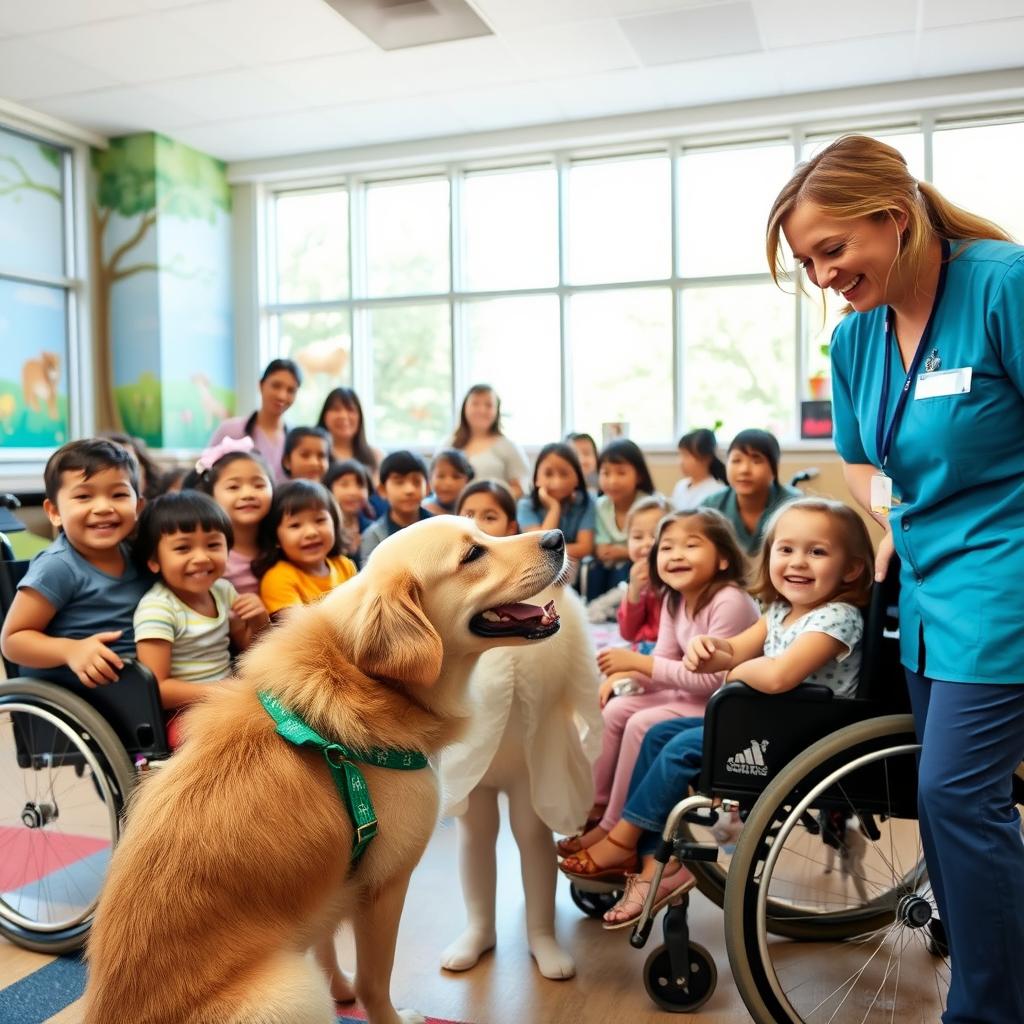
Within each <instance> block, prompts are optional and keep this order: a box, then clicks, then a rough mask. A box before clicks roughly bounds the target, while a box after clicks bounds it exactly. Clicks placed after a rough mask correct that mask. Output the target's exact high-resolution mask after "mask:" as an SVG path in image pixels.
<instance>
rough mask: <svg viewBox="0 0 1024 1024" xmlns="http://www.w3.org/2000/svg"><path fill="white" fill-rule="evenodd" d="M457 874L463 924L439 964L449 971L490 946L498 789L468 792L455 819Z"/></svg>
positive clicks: (469, 962)
mask: <svg viewBox="0 0 1024 1024" xmlns="http://www.w3.org/2000/svg"><path fill="white" fill-rule="evenodd" d="M458 822H459V824H458V828H459V877H460V879H461V881H462V899H463V902H464V903H465V904H466V927H465V929H464V930H463V932H462V934H461V935H460V936H459V937H458V938H457V939H456V940H455V941H454V942H453V943H452V944H451V945H450V946H449V947H448V948H447V949H446V950H445V951H444V952H443V953H442V954H441V966H442V967H444V968H445V969H447V970H449V971H468V970H469V968H470V967H474V966H476V964H477V962H478V961H479V959H480V957H481V956H483V954H484V953H486V952H487V951H488V950H489V949H493V948H494V943H495V941H496V933H495V928H494V896H495V887H496V885H497V864H496V860H495V852H494V847H495V843H496V842H497V840H498V828H499V827H500V818H499V814H498V791H497V790H495V789H491V788H490V787H489V786H486V787H485V786H477V787H476V789H474V790H473V791H472V792H471V793H470V794H469V807H468V808H467V810H466V813H465V814H463V815H462V816H461V817H460V818H459V819H458Z"/></svg>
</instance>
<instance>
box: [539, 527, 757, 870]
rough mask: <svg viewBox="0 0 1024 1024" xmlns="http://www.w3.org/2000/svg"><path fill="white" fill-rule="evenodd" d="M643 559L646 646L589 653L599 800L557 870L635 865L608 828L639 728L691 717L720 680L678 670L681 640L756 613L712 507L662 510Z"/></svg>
mask: <svg viewBox="0 0 1024 1024" xmlns="http://www.w3.org/2000/svg"><path fill="white" fill-rule="evenodd" d="M648 567H649V574H650V579H651V584H652V586H653V587H654V588H655V589H656V591H657V592H658V594H659V595H660V597H661V599H662V602H663V607H662V611H661V625H660V627H659V631H658V643H657V645H656V647H655V649H654V652H653V654H641V653H639V652H637V651H632V650H629V649H626V648H609V649H606V650H604V651H602V652H601V653H600V654H599V655H598V665H599V667H600V668H601V670H602V671H603V672H604V673H605V676H606V679H605V681H604V683H602V686H601V694H600V696H601V703H602V704H603V706H604V710H603V712H602V715H603V718H604V734H603V736H602V748H601V757H600V759H599V760H598V762H597V764H595V765H594V792H595V801H596V804H597V807H595V811H596V810H597V809H598V808H600V809H601V811H602V815H603V816H602V817H601V820H600V821H599V823H598V824H597V825H596V826H595V827H593V828H591V829H590V830H589V831H587V832H585V833H584V834H583V835H582V836H580V837H578V838H572V839H567V840H562V842H561V843H559V845H558V851H559V853H561V854H563V856H566V857H567V859H566V860H565V861H564V862H563V864H562V870H563V871H564V872H566V873H567V874H569V875H572V876H574V877H578V878H584V879H588V880H592V881H598V880H601V879H602V878H620V877H621V876H622V873H623V872H624V871H631V870H634V869H635V867H636V851H635V844H632V845H630V846H628V847H625V848H620V847H619V842H618V840H617V838H616V837H613V836H609V833H610V832H611V831H612V828H613V826H614V825H615V824H616V823H617V822H618V820H619V818H620V816H621V812H622V806H623V804H624V803H625V800H626V796H627V791H628V788H629V780H630V778H631V776H632V774H633V766H634V764H635V763H636V758H637V755H638V753H639V751H640V745H641V743H642V741H643V737H644V735H645V734H646V732H647V730H648V729H650V728H651V727H652V726H653V725H655V724H656V723H658V722H664V721H666V720H669V721H673V722H678V721H687V722H691V723H698V724H699V723H700V721H701V719H702V717H703V714H704V707H705V706H706V704H707V701H708V698H709V697H710V696H711V694H712V693H714V691H715V690H717V689H718V688H719V687H720V686H721V685H722V683H723V682H724V680H725V673H724V672H721V671H718V672H705V671H703V670H700V671H698V672H691V671H689V670H687V669H686V668H684V666H683V663H682V657H683V653H684V652H685V650H686V648H687V645H688V644H689V642H690V640H691V639H692V638H693V637H694V636H696V635H698V634H700V633H702V632H704V631H706V630H707V629H714V630H716V631H717V632H723V633H726V634H728V635H730V636H731V635H733V634H735V633H738V632H740V631H741V630H743V629H745V628H746V627H747V626H749V625H750V624H751V623H752V622H754V621H756V619H757V606H756V605H755V604H754V602H753V601H752V600H751V598H750V597H749V596H748V595H747V594H746V593H745V592H744V590H743V585H744V583H745V581H746V568H747V565H746V558H745V556H744V555H743V552H742V551H741V549H740V546H739V543H738V542H737V540H736V537H735V535H734V533H733V530H732V527H731V526H730V525H729V522H728V520H727V519H726V518H725V517H724V516H723V515H722V514H721V513H720V512H717V511H715V510H714V509H697V510H694V511H692V512H674V513H671V514H670V515H667V516H665V517H664V518H663V519H662V520H661V522H660V523H659V524H658V528H657V533H656V536H655V541H654V544H653V546H652V547H651V549H650V552H649V554H648ZM636 674H639V675H640V676H641V679H642V680H643V686H644V688H645V692H644V693H642V694H640V695H637V696H621V697H616V698H615V699H614V700H609V697H610V695H611V691H612V687H613V686H614V684H615V681H616V679H618V678H622V677H623V676H626V677H628V676H630V675H636ZM593 813H594V812H592V814H593ZM687 874H688V872H687Z"/></svg>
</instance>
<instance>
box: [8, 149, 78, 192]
mask: <svg viewBox="0 0 1024 1024" xmlns="http://www.w3.org/2000/svg"><path fill="white" fill-rule="evenodd" d="M38 148H39V154H40V156H42V158H43V159H44V160H45V161H46V162H47V163H49V164H53V166H54V167H57V168H59V167H60V161H61V154H60V150H58V149H55V148H54V147H53V146H45V145H43V143H41V142H40V143H39V144H38ZM22 192H39V193H41V194H42V195H44V196H50V197H51V198H53V199H56V200H57V202H58V203H59V202H61V201H62V200H63V196H62V195H61V194H60V189H59V188H54V187H53V186H52V185H45V184H43V183H42V182H39V181H33V180H32V176H31V175H30V174H29V173H28V171H27V170H25V166H24V164H22V162H21V161H20V160H19V159H18V158H17V157H16V156H12V155H11V154H9V153H0V196H14V201H15V202H19V200H20V196H19V193H22Z"/></svg>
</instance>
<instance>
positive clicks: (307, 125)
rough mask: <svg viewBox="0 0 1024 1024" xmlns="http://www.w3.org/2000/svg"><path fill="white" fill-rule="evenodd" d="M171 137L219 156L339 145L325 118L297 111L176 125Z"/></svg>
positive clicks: (273, 153) (278, 153)
mask: <svg viewBox="0 0 1024 1024" xmlns="http://www.w3.org/2000/svg"><path fill="white" fill-rule="evenodd" d="M174 137H175V138H176V139H177V140H178V141H179V142H184V143H186V144H187V145H189V146H193V147H194V148H195V149H198V150H200V151H202V152H203V153H209V154H210V155H211V156H215V157H217V158H219V159H220V160H247V159H250V158H252V157H260V156H281V155H283V154H286V153H311V152H313V151H315V150H322V149H331V148H337V147H338V146H340V145H341V142H340V141H338V140H336V139H335V137H334V133H333V130H332V128H331V126H330V125H329V124H328V122H327V121H326V119H325V118H323V117H321V116H319V115H317V114H313V113H303V112H301V111H300V112H297V113H294V114H275V115H273V116H271V117H260V118H251V117H250V118H239V119H238V120H234V121H213V122H211V123H210V124H202V125H192V126H189V127H185V128H180V129H178V130H177V131H176V132H175V133H174Z"/></svg>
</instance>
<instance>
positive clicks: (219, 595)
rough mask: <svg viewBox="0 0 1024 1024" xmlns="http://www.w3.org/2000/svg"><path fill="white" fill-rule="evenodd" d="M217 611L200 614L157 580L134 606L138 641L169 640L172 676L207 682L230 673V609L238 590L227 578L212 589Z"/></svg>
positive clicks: (211, 592)
mask: <svg viewBox="0 0 1024 1024" xmlns="http://www.w3.org/2000/svg"><path fill="white" fill-rule="evenodd" d="M210 594H211V595H212V596H213V601H214V604H215V605H216V607H217V614H216V615H214V616H209V615H200V614H199V612H197V611H195V610H194V609H192V608H190V607H189V606H188V605H187V604H185V602H184V601H182V599H181V598H180V597H178V596H177V594H175V593H174V591H173V590H171V589H170V588H169V587H168V586H167V585H166V584H164V583H154V584H153V586H152V587H150V589H149V590H148V591H147V592H146V594H145V595H144V596H143V598H142V600H141V601H140V602H139V606H138V608H136V609H135V640H136V642H138V641H139V640H167V641H168V642H169V643H170V645H171V676H172V677H173V678H175V679H181V680H182V681H184V682H187V683H208V682H213V681H214V680H217V679H223V678H224V677H225V676H227V675H230V674H231V651H230V643H231V639H230V637H229V635H228V612H230V611H231V606H232V605H233V604H234V603H235V601H237V600H238V591H237V590H235V588H234V587H233V586H232V585H231V584H230V583H229V582H228V581H227V580H225V579H219V580H217V582H216V583H214V585H213V587H212V588H211V589H210Z"/></svg>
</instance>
